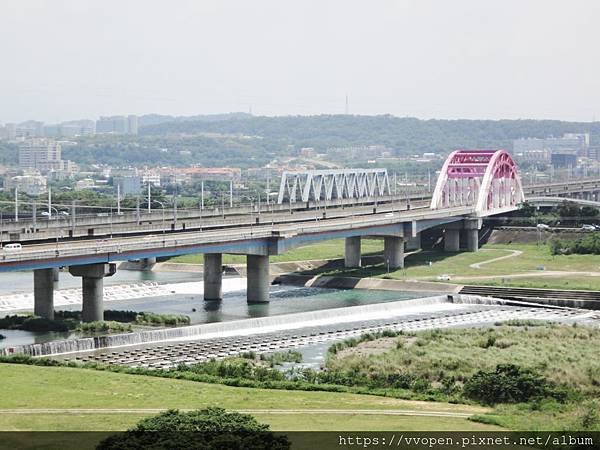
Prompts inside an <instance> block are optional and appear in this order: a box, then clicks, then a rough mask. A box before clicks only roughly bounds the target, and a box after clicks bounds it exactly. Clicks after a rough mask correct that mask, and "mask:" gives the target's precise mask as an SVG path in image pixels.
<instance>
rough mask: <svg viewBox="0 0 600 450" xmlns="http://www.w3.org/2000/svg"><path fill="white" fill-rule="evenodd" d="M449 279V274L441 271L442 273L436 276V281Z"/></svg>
mask: <svg viewBox="0 0 600 450" xmlns="http://www.w3.org/2000/svg"><path fill="white" fill-rule="evenodd" d="M450 279H451V278H450V275H448V274H447V273H443V274H442V275H438V276H437V280H438V281H450Z"/></svg>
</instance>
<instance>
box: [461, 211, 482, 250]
mask: <svg viewBox="0 0 600 450" xmlns="http://www.w3.org/2000/svg"><path fill="white" fill-rule="evenodd" d="M464 228H465V232H466V235H467V251H469V252H476V251H479V229H480V228H481V219H467V220H465V224H464Z"/></svg>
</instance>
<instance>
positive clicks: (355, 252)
mask: <svg viewBox="0 0 600 450" xmlns="http://www.w3.org/2000/svg"><path fill="white" fill-rule="evenodd" d="M345 247H346V248H345V253H344V267H347V268H353V267H360V236H354V237H348V238H346V244H345Z"/></svg>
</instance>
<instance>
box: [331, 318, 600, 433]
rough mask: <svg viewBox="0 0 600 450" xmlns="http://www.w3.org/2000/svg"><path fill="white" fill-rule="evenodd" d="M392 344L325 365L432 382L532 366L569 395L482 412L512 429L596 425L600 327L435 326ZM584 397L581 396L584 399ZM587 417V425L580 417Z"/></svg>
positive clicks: (357, 375) (458, 381) (456, 382)
mask: <svg viewBox="0 0 600 450" xmlns="http://www.w3.org/2000/svg"><path fill="white" fill-rule="evenodd" d="M396 339H397V346H396V347H395V348H392V349H391V350H388V351H387V352H385V353H382V354H371V355H369V354H367V355H357V354H355V353H352V352H350V353H348V352H343V353H341V356H340V353H338V354H335V355H331V354H330V356H329V358H328V360H327V369H328V371H329V372H330V373H332V374H335V373H340V374H344V373H347V374H352V376H353V377H354V379H357V380H359V379H365V378H366V379H368V378H370V377H373V376H374V375H375V374H376V375H377V376H378V377H380V378H385V376H386V375H393V374H399V373H403V374H406V375H409V376H413V377H416V378H420V379H426V380H428V382H430V383H431V385H432V386H433V387H438V388H440V387H442V386H447V383H448V382H450V384H451V385H453V386H457V387H460V386H461V385H462V383H463V382H464V381H465V380H467V379H468V378H469V377H470V376H472V375H473V374H474V373H475V372H477V371H478V370H484V371H491V370H493V369H494V368H495V366H496V365H497V364H515V365H518V366H521V367H523V368H529V369H533V370H535V371H536V372H538V373H540V374H541V375H542V376H543V377H544V378H545V379H547V380H549V381H550V382H552V383H554V384H556V385H558V386H566V388H567V389H568V391H569V392H571V396H572V397H571V400H569V401H568V402H567V403H563V404H559V403H556V402H555V401H553V400H543V401H539V402H536V401H534V402H532V403H529V404H519V405H500V406H498V407H496V408H495V409H494V411H493V412H492V413H489V414H485V415H483V416H482V417H481V418H480V420H483V421H486V423H494V424H497V425H500V426H503V427H507V428H511V429H516V430H532V431H539V430H551V429H554V430H560V429H569V427H570V429H582V428H584V427H586V426H587V427H590V429H594V430H600V417H599V416H600V405H598V404H596V403H590V402H589V401H588V400H591V399H594V398H595V399H597V398H599V397H600V361H599V360H598V357H597V355H598V350H597V349H598V348H600V329H598V328H591V327H584V326H577V327H574V326H566V325H540V324H538V323H535V326H518V323H516V322H515V323H514V324H512V325H511V326H507V325H501V326H496V327H494V328H491V329H477V328H473V329H449V330H433V331H425V332H420V333H416V334H410V335H405V336H399V337H397V338H396ZM581 399H583V401H581ZM586 414H587V415H588V416H589V417H591V419H590V420H591V425H589V424H588V425H584V424H585V421H584V419H583V417H585V416H586Z"/></svg>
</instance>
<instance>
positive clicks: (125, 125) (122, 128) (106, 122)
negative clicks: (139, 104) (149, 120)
mask: <svg viewBox="0 0 600 450" xmlns="http://www.w3.org/2000/svg"><path fill="white" fill-rule="evenodd" d="M96 133H98V134H104V133H106V134H138V117H137V116H134V115H130V116H127V117H126V116H110V117H104V116H103V117H100V119H98V120H97V121H96Z"/></svg>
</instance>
